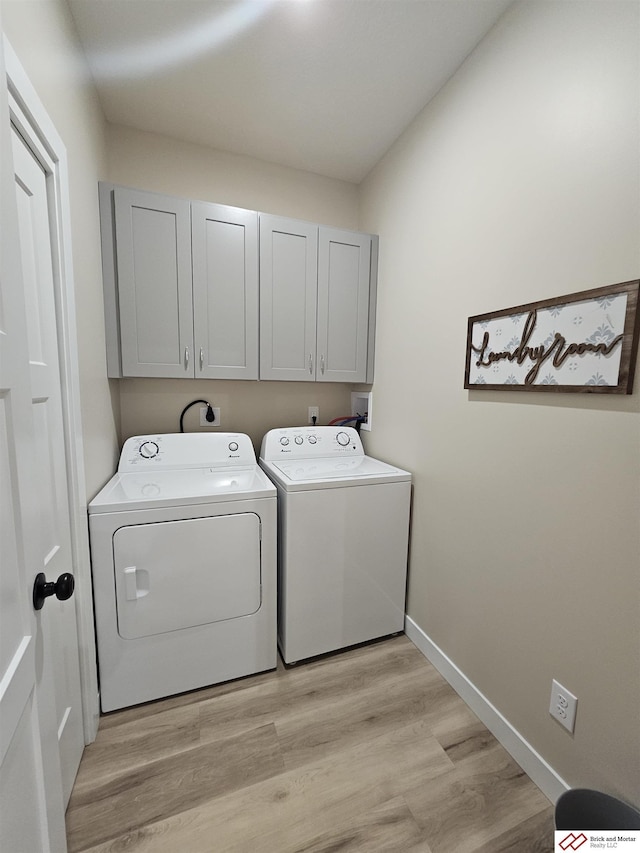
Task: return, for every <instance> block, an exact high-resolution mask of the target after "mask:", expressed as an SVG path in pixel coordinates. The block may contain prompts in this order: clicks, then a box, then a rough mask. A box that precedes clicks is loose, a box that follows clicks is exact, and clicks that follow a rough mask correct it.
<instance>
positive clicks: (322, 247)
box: [316, 228, 371, 382]
mask: <svg viewBox="0 0 640 853" xmlns="http://www.w3.org/2000/svg"><path fill="white" fill-rule="evenodd" d="M370 274H371V237H370V236H369V235H368V234H355V233H353V232H351V231H338V230H337V229H334V228H320V229H319V231H318V321H317V347H318V350H317V365H316V378H317V379H320V380H322V381H324V382H365V381H366V379H367V348H368V330H369V281H370Z"/></svg>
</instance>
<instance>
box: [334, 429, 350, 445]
mask: <svg viewBox="0 0 640 853" xmlns="http://www.w3.org/2000/svg"><path fill="white" fill-rule="evenodd" d="M336 441H337V442H338V444H340V445H341V446H342V447H346V446H347V444H349V442H350V441H351V439H350V438H349V436H348V435H347V433H346V432H339V433H338V434H337V435H336Z"/></svg>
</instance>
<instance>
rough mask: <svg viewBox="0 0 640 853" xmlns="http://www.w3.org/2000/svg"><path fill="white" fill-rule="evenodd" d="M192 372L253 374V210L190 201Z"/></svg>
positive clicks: (255, 296)
mask: <svg viewBox="0 0 640 853" xmlns="http://www.w3.org/2000/svg"><path fill="white" fill-rule="evenodd" d="M191 229H192V251H193V332H194V344H195V359H196V364H195V375H196V377H202V378H203V379H257V378H258V214H257V213H256V212H255V211H252V210H241V209H240V208H237V207H226V206H223V205H220V204H205V203H203V202H193V203H192V205H191Z"/></svg>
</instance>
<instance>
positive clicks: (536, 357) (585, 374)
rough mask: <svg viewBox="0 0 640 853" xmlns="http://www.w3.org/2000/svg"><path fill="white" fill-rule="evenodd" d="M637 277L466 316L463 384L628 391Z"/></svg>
mask: <svg viewBox="0 0 640 853" xmlns="http://www.w3.org/2000/svg"><path fill="white" fill-rule="evenodd" d="M639 289H640V280H636V281H626V282H622V283H621V284H612V285H610V286H608V287H600V288H597V289H595V290H583V291H581V292H580V293H572V294H569V295H568V296H560V297H557V298H556V299H547V300H545V301H543V302H532V303H530V304H529V305H519V306H517V307H516V308H506V309H504V310H502V311H494V312H492V313H490V314H479V315H478V316H476V317H469V323H468V327H467V363H466V369H465V374H464V387H465V388H473V389H477V390H480V389H491V390H498V389H499V390H501V391H504V390H507V389H514V390H521V391H579V392H581V393H585V392H586V393H600V394H602V393H608V394H631V392H632V390H633V374H634V369H635V361H636V355H637V351H638V329H639V324H638V321H639V319H640V315H639V314H638V291H639Z"/></svg>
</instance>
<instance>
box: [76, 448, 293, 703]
mask: <svg viewBox="0 0 640 853" xmlns="http://www.w3.org/2000/svg"><path fill="white" fill-rule="evenodd" d="M276 511H277V498H276V490H275V488H274V486H273V484H272V483H271V482H270V481H269V479H268V478H267V477H266V476H265V475H264V473H263V472H262V471H261V470H260V467H259V466H258V465H257V463H256V458H255V453H254V450H253V445H252V444H251V440H250V439H249V437H248V436H246V435H243V434H240V433H216V434H213V433H177V434H165V435H150V436H137V437H135V438H130V439H128V440H127V441H126V442H125V445H124V447H123V449H122V454H121V456H120V463H119V465H118V472H117V473H116V474H115V476H114V477H112V479H111V480H110V481H109V482H108V483H107V485H106V486H105V487H104V488H103V489H102V491H101V492H100V493H99V494H98V495H97V496H96V497H95V498H94V499H93V500H92V501H91V503H90V504H89V530H90V537H91V562H92V572H93V588H94V602H95V614H96V631H97V644H98V663H99V673H100V696H101V706H102V710H103V711H112V710H114V709H116V708H122V707H125V706H128V705H135V704H138V703H140V702H147V701H149V700H151V699H158V698H160V697H163V696H170V695H172V694H174V693H182V692H184V691H187V690H193V689H195V688H198V687H203V686H205V685H208V684H215V683H218V682H221V681H226V680H228V679H231V678H237V677H239V676H243V675H248V674H249V673H254V672H260V671H263V670H267V669H273V668H274V667H275V666H276V660H277V642H276Z"/></svg>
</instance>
